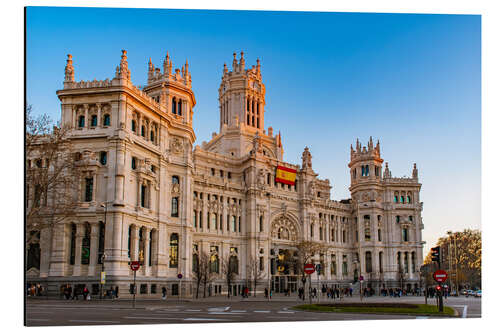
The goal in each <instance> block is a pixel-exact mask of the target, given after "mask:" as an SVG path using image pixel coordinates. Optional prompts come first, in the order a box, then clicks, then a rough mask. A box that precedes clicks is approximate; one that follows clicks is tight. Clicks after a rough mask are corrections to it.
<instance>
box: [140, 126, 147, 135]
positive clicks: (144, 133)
mask: <svg viewBox="0 0 500 333" xmlns="http://www.w3.org/2000/svg"><path fill="white" fill-rule="evenodd" d="M141 136H142V137H143V138H144V137H146V126H144V125H142V126H141Z"/></svg>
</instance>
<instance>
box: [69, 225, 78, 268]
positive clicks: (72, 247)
mask: <svg viewBox="0 0 500 333" xmlns="http://www.w3.org/2000/svg"><path fill="white" fill-rule="evenodd" d="M75 244H76V225H75V224H74V223H71V240H70V245H69V247H70V255H69V264H70V265H74V264H75Z"/></svg>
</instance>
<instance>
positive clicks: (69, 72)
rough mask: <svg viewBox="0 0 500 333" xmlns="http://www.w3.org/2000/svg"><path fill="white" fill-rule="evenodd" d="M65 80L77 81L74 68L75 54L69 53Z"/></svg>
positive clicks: (65, 68)
mask: <svg viewBox="0 0 500 333" xmlns="http://www.w3.org/2000/svg"><path fill="white" fill-rule="evenodd" d="M64 82H75V69H74V68H73V56H72V55H71V54H68V59H67V60H66V67H64Z"/></svg>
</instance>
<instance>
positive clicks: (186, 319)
mask: <svg viewBox="0 0 500 333" xmlns="http://www.w3.org/2000/svg"><path fill="white" fill-rule="evenodd" d="M184 320H185V321H228V320H229V319H222V318H184Z"/></svg>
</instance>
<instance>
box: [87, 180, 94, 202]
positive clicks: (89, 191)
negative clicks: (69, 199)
mask: <svg viewBox="0 0 500 333" xmlns="http://www.w3.org/2000/svg"><path fill="white" fill-rule="evenodd" d="M93 187H94V178H85V201H86V202H90V201H92V192H93V190H94V188H93Z"/></svg>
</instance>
